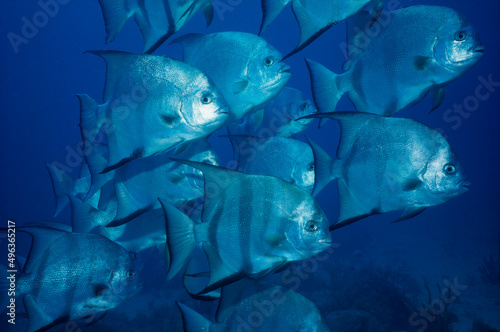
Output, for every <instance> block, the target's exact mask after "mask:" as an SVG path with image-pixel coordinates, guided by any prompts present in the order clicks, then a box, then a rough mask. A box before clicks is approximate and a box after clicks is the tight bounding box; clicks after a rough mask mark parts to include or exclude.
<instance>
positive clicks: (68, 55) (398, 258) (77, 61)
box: [0, 0, 500, 331]
mask: <svg viewBox="0 0 500 332" xmlns="http://www.w3.org/2000/svg"><path fill="white" fill-rule="evenodd" d="M220 2H222V3H224V4H226V5H227V6H229V7H228V8H230V10H228V11H226V12H220V11H216V12H215V17H214V21H213V23H212V25H211V26H210V27H208V28H207V27H206V26H205V21H204V18H203V17H202V15H201V14H200V13H198V14H196V15H195V16H194V17H193V18H192V20H191V21H189V22H188V24H187V25H186V26H185V27H184V28H183V29H182V30H181V31H180V32H178V33H177V34H176V36H181V35H183V34H185V33H190V32H197V33H213V32H220V31H244V32H250V33H257V32H258V30H259V26H260V22H261V17H262V16H261V15H262V13H261V7H260V1H257V0H254V1H228V0H220ZM240 2H241V3H240ZM415 4H428V5H443V6H449V7H452V8H454V9H456V10H457V11H458V12H460V13H462V14H464V15H465V16H466V17H467V18H468V20H469V21H470V22H472V24H473V25H474V27H475V28H476V30H477V31H478V32H479V35H480V38H481V40H482V42H483V43H484V46H485V48H486V51H485V53H484V56H483V58H482V59H481V60H480V61H479V62H478V63H477V64H476V65H475V66H473V67H472V68H471V69H470V70H469V71H468V72H467V73H465V74H464V75H463V76H462V77H460V78H459V79H458V80H456V81H454V82H453V83H451V84H450V85H449V86H448V87H447V88H446V96H445V99H444V101H443V103H442V105H441V106H440V107H439V108H438V109H437V110H435V111H434V112H432V113H429V109H430V107H431V100H430V98H426V99H424V100H423V101H422V102H420V103H418V104H417V105H415V106H414V107H412V108H410V109H405V110H403V111H401V112H398V113H397V114H396V116H398V117H411V118H413V119H416V120H418V121H420V122H422V123H424V124H426V125H428V126H430V127H432V128H437V129H440V130H442V132H444V134H445V135H446V137H447V139H448V141H449V142H450V144H451V145H452V146H453V148H454V150H455V152H456V154H457V155H458V157H459V158H460V160H461V163H462V164H463V166H464V168H465V170H466V172H467V174H468V175H469V177H470V179H471V182H472V186H471V189H470V190H469V191H468V192H467V193H465V194H464V195H461V196H459V197H457V198H455V199H453V200H451V201H449V202H447V203H445V204H443V205H440V206H435V207H431V208H428V209H427V210H426V211H424V212H423V213H422V214H420V215H419V216H417V217H415V218H413V219H411V220H407V221H404V222H400V223H396V224H393V223H391V222H392V221H393V220H395V219H396V218H397V217H398V215H399V213H400V212H394V213H388V214H384V215H380V216H374V217H370V218H368V219H365V220H362V221H359V222H357V223H355V224H353V225H350V226H347V227H345V228H342V229H340V230H337V231H335V232H334V233H333V237H334V241H335V242H336V243H337V244H339V246H338V248H336V249H335V259H337V261H346V262H350V264H354V263H353V261H354V260H361V261H362V263H360V264H373V265H376V266H394V267H402V269H403V270H405V271H406V272H408V273H409V274H410V275H412V277H414V278H415V279H416V280H417V281H418V282H419V283H420V284H421V286H422V284H423V280H424V279H423V277H424V278H427V279H428V280H432V282H431V283H432V288H433V290H434V285H435V284H436V283H441V284H443V282H444V281H445V280H453V279H454V278H458V280H459V281H460V282H462V283H465V284H466V285H467V286H468V289H467V290H465V291H464V292H463V298H461V302H462V303H464V302H465V303H466V306H467V307H468V308H469V312H468V314H467V315H466V314H465V313H464V310H463V308H462V307H460V305H459V304H455V305H456V309H455V311H456V312H457V313H458V314H457V315H458V316H459V317H458V319H459V323H457V325H456V327H455V328H456V330H457V331H467V328H466V327H465V326H466V325H467V324H469V323H470V322H471V321H472V320H474V319H476V318H483V320H484V321H485V322H487V323H490V324H491V325H494V326H495V327H496V328H499V329H500V303H499V302H498V301H499V300H500V292H499V287H498V285H488V284H486V283H484V282H483V281H482V279H481V276H480V273H479V271H478V267H480V266H481V265H482V264H483V257H484V256H486V255H490V254H492V255H498V254H499V251H500V250H499V248H500V135H499V129H498V128H499V126H500V113H499V112H498V106H499V105H500V87H497V88H496V89H495V91H492V92H491V93H490V95H489V97H488V98H487V99H486V100H484V101H479V102H478V105H477V107H476V109H475V110H474V111H473V112H469V113H467V114H469V115H470V116H468V117H467V118H463V119H462V120H461V123H460V125H459V126H456V128H453V125H454V123H450V122H447V121H445V119H444V117H443V114H444V112H445V111H446V110H447V109H450V108H451V109H452V108H453V107H454V104H462V103H463V102H464V100H466V98H467V97H468V96H474V95H475V92H476V89H477V87H478V86H479V85H480V84H481V82H482V78H484V79H487V78H488V77H491V78H492V80H493V81H495V82H500V65H499V54H500V34H499V33H498V32H499V31H500V26H499V23H498V17H500V2H499V1H498V0H482V1H474V2H473V1H450V0H447V1H445V0H440V1H428V0H427V1H426V0H419V1H416V0H414V1H401V7H404V6H409V5H415ZM40 10H41V7H40V6H39V4H37V2H36V1H29V2H28V1H22V2H21V1H15V2H14V1H3V7H2V10H1V11H0V50H1V51H0V54H1V62H0V77H1V80H0V135H1V142H2V151H1V163H0V165H1V166H0V170H1V172H0V177H1V182H0V184H1V185H0V188H1V199H0V204H1V209H0V226H1V227H4V226H6V223H7V220H14V221H15V222H16V223H17V225H22V224H23V223H25V222H30V221H36V220H51V219H52V215H53V211H54V206H55V199H54V196H53V192H52V186H51V182H50V178H49V176H48V172H47V170H46V168H45V166H44V163H51V162H54V161H58V162H60V163H65V162H66V163H67V158H68V151H76V149H77V148H76V147H77V143H78V142H79V141H80V140H81V137H80V131H79V128H78V127H77V125H78V123H79V102H78V100H77V98H76V97H75V94H79V93H87V94H89V95H90V96H92V97H94V98H96V100H97V101H99V100H100V98H101V97H100V96H102V89H103V85H104V75H105V65H104V63H103V61H102V60H100V59H99V58H97V57H95V56H92V55H89V54H84V52H85V51H87V50H101V49H106V50H122V51H129V52H135V53H139V52H141V51H142V47H143V44H142V43H143V40H142V36H141V34H140V32H139V29H138V28H137V26H136V24H135V22H134V21H133V20H130V21H129V22H128V23H127V24H126V25H125V27H124V29H123V30H122V32H121V33H120V34H119V35H118V36H117V38H116V40H115V41H114V42H113V43H111V44H109V45H106V44H104V40H105V30H104V22H103V18H102V14H101V9H100V7H99V4H98V2H97V1H96V0H92V1H85V2H84V1H76V0H69V1H67V4H64V5H61V6H60V8H59V12H58V13H57V14H56V15H55V16H54V17H50V18H49V20H48V22H47V24H46V25H45V26H43V27H40V28H39V31H38V32H37V33H35V34H34V36H33V37H32V38H29V39H28V41H27V43H26V44H21V45H19V47H18V50H17V52H16V50H15V49H14V48H13V46H12V45H11V43H10V42H9V39H8V38H7V35H8V33H9V32H14V33H18V34H19V33H20V31H21V28H22V26H23V21H22V19H23V17H26V18H28V19H31V18H32V17H33V15H35V14H36V13H37V12H38V11H40ZM262 37H264V38H265V39H266V40H267V41H268V42H269V43H271V44H272V45H273V46H274V47H276V48H277V49H278V50H280V51H281V52H283V53H284V54H286V53H287V52H288V51H290V50H291V49H293V47H294V46H295V45H296V42H297V41H298V37H299V30H298V27H297V24H296V22H295V20H294V17H293V15H292V12H291V10H290V8H289V7H287V8H286V9H285V10H284V11H283V12H282V13H281V15H280V16H279V17H278V18H277V19H276V21H275V22H274V23H273V24H272V25H271V26H270V28H269V29H268V30H267V31H266V32H265V33H264V34H263V35H262ZM408 38H411V36H408ZM344 41H345V24H344V23H340V24H338V25H337V26H335V27H333V28H331V29H330V30H329V31H327V32H326V33H324V34H323V35H322V36H320V37H319V38H318V39H317V40H316V41H315V42H313V43H312V44H311V45H310V46H308V47H307V48H305V49H304V50H303V51H301V52H299V53H298V54H296V55H294V56H292V57H291V58H289V59H287V60H286V62H287V63H288V64H289V65H290V66H291V67H292V77H291V79H290V81H289V82H288V86H291V87H294V88H297V89H300V90H301V91H303V92H304V93H305V94H306V95H308V96H310V97H311V96H312V95H311V90H310V80H309V74H308V71H307V68H306V65H305V63H304V60H303V59H304V58H311V59H313V60H316V61H318V62H320V63H322V64H324V65H326V66H327V67H328V68H330V69H332V70H333V71H335V72H341V65H342V63H343V62H344V60H345V58H344V56H343V50H342V43H343V42H344ZM155 54H161V55H167V56H171V57H174V58H178V59H180V58H181V48H180V46H179V45H168V42H166V43H164V44H163V45H162V46H161V47H160V48H159V49H158V50H157V51H156V52H155ZM337 109H338V110H354V106H353V105H352V104H351V103H350V101H349V100H348V99H347V98H346V97H343V98H342V100H341V102H340V103H339V105H338V107H337ZM305 134H306V135H307V136H308V137H310V138H312V139H313V140H314V141H315V142H317V143H319V145H321V146H322V147H323V148H324V149H325V150H327V151H328V152H329V153H330V154H332V155H334V153H335V151H336V148H337V143H338V137H339V127H338V124H337V123H335V121H329V122H328V124H327V125H326V126H325V127H323V128H322V129H318V128H317V126H316V125H315V124H314V125H313V126H311V127H310V128H309V129H308V130H307V131H306V132H305ZM217 136H218V135H213V137H212V138H211V142H212V143H213V144H214V147H215V149H216V151H217V152H218V154H219V157H220V159H221V161H222V165H225V164H226V163H227V162H228V161H229V160H231V157H232V156H231V148H230V145H229V143H228V142H227V140H226V139H223V138H219V137H217ZM70 161H71V160H70ZM75 172H76V171H75ZM75 175H76V174H75ZM317 200H318V202H319V204H320V206H321V207H322V209H323V210H324V212H325V214H326V215H327V216H328V218H329V219H331V220H335V219H336V218H337V214H338V197H337V190H336V186H335V184H334V183H331V184H329V185H328V186H327V187H326V189H325V190H324V191H323V192H321V194H320V195H319V196H318V197H317ZM56 220H57V221H61V222H67V223H69V221H70V210H69V209H65V210H64V212H63V213H62V214H61V215H60V216H58V217H57V219H56ZM19 239H20V241H22V242H18V250H19V251H18V252H19V253H23V252H24V253H26V252H27V250H28V248H29V240H28V238H27V237H24V238H23V237H20V238H19ZM0 241H1V239H0ZM0 244H1V245H2V246H3V247H5V246H6V244H5V242H4V241H2V242H0ZM3 247H2V250H4V248H3ZM2 252H3V251H2ZM92 254H93V255H98V253H92ZM158 257H160V256H158ZM2 259H3V258H2ZM160 264H161V262H155V261H151V262H147V264H146V267H147V268H151V267H152V266H153V267H154V266H156V265H160ZM325 264H326V263H325ZM158 269H160V268H158ZM160 270H161V269H160ZM159 273H160V272H159ZM160 279H161V278H159V277H158V279H157V280H156V281H155V282H160V281H158V280H160ZM310 280H315V279H314V277H311V278H310ZM318 285H319V283H318ZM155 287H156V285H155ZM157 287H161V289H163V290H164V291H165V292H166V293H165V296H162V297H161V299H155V298H154V297H153V298H150V299H149V300H148V301H150V302H149V305H150V308H152V309H151V311H150V312H151V317H149V318H148V319H149V320H150V321H149V323H147V324H149V325H141V324H146V323H145V318H144V317H142V316H141V317H137V320H135V321H134V320H133V319H132V321H133V322H137V326H136V327H135V329H136V330H139V329H140V328H141V326H142V327H143V328H144V329H143V330H147V329H146V327H145V326H150V327H151V326H153V325H151V324H153V323H151V322H152V321H155V320H161V319H163V317H161V318H160V317H159V316H160V314H159V312H161V310H162V305H163V304H164V308H165V310H166V311H168V310H176V308H175V306H172V305H171V304H172V303H173V301H174V297H175V296H176V295H175V294H178V293H179V292H178V291H176V292H173V291H172V292H171V291H170V288H169V287H170V286H169V284H163V283H161V284H159V285H158V286H157ZM172 287H174V286H172ZM177 288H178V286H177ZM318 290H321V289H318ZM422 290H423V292H422V293H421V294H423V295H422V296H423V297H422V299H423V301H425V299H426V293H425V290H424V289H423V288H422ZM299 292H300V289H299ZM304 292H305V293H308V294H313V293H314V283H311V284H310V285H308V286H307V287H306V286H304ZM179 296H181V297H183V298H185V297H186V295H185V294H181V295H179ZM311 297H313V298H314V295H311ZM494 300H496V302H495V301H494ZM167 304H168V306H167ZM452 305H453V304H452ZM125 306H127V304H125ZM128 306H129V307H130V308H133V305H132V304H128ZM450 308H451V309H453V307H452V306H450ZM138 310H139V309H138ZM131 311H133V310H132V309H131ZM460 314H461V315H460ZM112 315H113V314H112V313H110V314H109V317H107V318H105V319H104V320H103V321H106V320H109V323H108V324H109V325H108V326H116V327H117V328H118V323H117V324H116V325H113V316H112ZM117 317H118V316H117ZM128 317H129V318H133V315H132V314H129V315H128ZM169 317H176V319H178V320H179V319H180V317H179V316H178V315H177V316H175V315H174V316H169ZM0 319H4V317H1V318H0ZM172 319H174V318H172ZM146 321H147V320H146ZM141 322H142V323H141ZM460 322H461V323H460ZM163 323H164V322H163ZM130 324H134V323H130ZM175 324H179V321H177V322H172V325H171V327H172V326H178V325H175ZM130 326H132V325H129V327H130ZM163 326H165V324H164V325H163ZM467 326H469V325H467ZM130 328H132V327H130Z"/></svg>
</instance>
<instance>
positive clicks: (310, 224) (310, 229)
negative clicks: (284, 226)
mask: <svg viewBox="0 0 500 332" xmlns="http://www.w3.org/2000/svg"><path fill="white" fill-rule="evenodd" d="M317 229H318V226H316V222H315V221H314V220H310V221H309V222H308V223H307V226H306V230H307V231H308V232H315V231H316V230H317Z"/></svg>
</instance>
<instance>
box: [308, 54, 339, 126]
mask: <svg viewBox="0 0 500 332" xmlns="http://www.w3.org/2000/svg"><path fill="white" fill-rule="evenodd" d="M305 61H306V64H307V68H308V69H309V75H310V77H311V90H312V93H313V99H314V103H315V104H316V108H317V109H318V111H319V112H320V113H326V112H333V111H335V108H336V107H337V103H338V102H339V100H340V98H341V97H342V95H343V94H344V92H343V91H341V90H340V89H339V87H338V84H337V81H338V77H339V75H337V74H335V73H333V72H331V71H330V70H328V69H327V68H326V67H325V66H323V65H322V64H320V63H318V62H316V61H312V60H310V59H306V60H305ZM325 121H326V120H325V119H322V121H320V126H322V125H323V124H324V123H325Z"/></svg>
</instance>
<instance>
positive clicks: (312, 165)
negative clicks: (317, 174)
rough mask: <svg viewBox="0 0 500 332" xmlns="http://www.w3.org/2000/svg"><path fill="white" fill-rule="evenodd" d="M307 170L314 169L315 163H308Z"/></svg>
mask: <svg viewBox="0 0 500 332" xmlns="http://www.w3.org/2000/svg"><path fill="white" fill-rule="evenodd" d="M307 170H308V171H314V163H309V165H307Z"/></svg>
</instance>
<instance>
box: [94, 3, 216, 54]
mask: <svg viewBox="0 0 500 332" xmlns="http://www.w3.org/2000/svg"><path fill="white" fill-rule="evenodd" d="M99 3H100V5H101V9H102V15H103V17H104V23H105V26H106V44H109V43H111V42H112V41H113V40H114V39H115V38H116V36H117V35H118V34H119V33H120V31H121V30H122V28H123V26H124V25H125V23H127V21H128V20H129V19H130V18H131V17H132V16H133V17H134V18H135V21H136V23H137V25H138V26H139V29H140V30H141V33H142V36H143V38H144V51H143V52H144V53H152V52H153V51H154V50H156V49H157V48H158V47H160V45H161V44H162V43H163V42H164V41H165V40H167V39H168V38H169V37H170V36H172V35H173V34H174V33H176V32H177V31H179V30H180V29H181V28H182V27H183V26H184V24H186V23H187V22H188V21H189V20H190V19H191V17H192V16H193V15H194V14H196V12H198V11H199V10H202V11H203V14H204V15H205V19H206V21H207V26H208V25H210V23H211V22H212V19H213V7H212V1H211V0H146V1H131V0H99Z"/></svg>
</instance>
